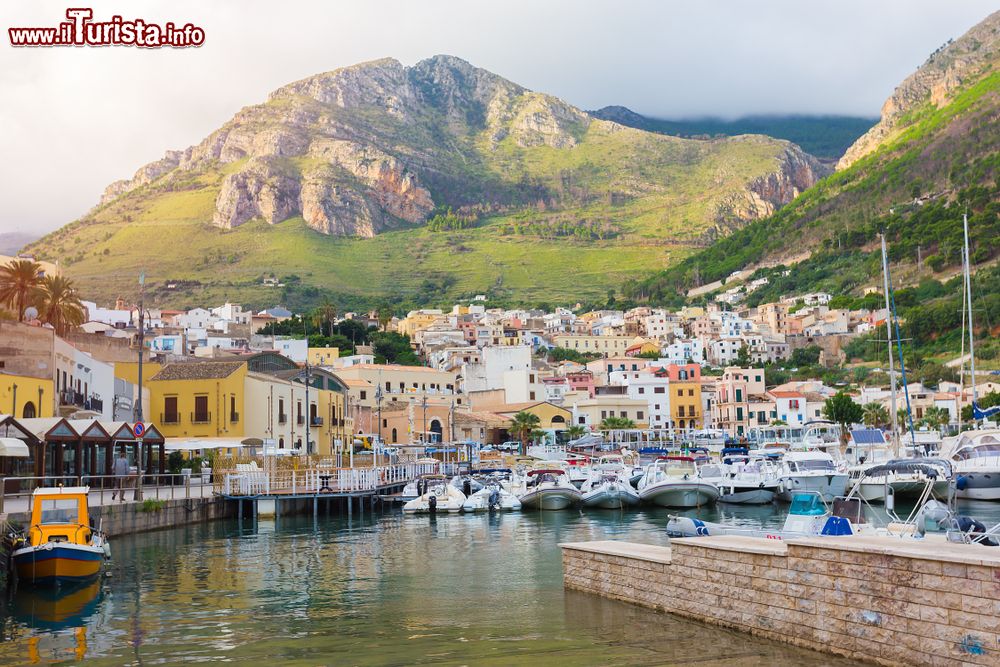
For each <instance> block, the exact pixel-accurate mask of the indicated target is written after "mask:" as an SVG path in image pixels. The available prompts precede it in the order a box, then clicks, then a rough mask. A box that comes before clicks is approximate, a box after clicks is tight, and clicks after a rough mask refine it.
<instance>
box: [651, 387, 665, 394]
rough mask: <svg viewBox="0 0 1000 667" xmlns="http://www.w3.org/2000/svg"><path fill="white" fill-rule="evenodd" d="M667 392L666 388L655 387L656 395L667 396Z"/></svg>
mask: <svg viewBox="0 0 1000 667" xmlns="http://www.w3.org/2000/svg"><path fill="white" fill-rule="evenodd" d="M666 391H667V390H666V389H665V388H664V387H653V393H654V394H665V393H666Z"/></svg>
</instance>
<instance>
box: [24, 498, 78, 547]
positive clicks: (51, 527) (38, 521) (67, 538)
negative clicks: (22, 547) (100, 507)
mask: <svg viewBox="0 0 1000 667" xmlns="http://www.w3.org/2000/svg"><path fill="white" fill-rule="evenodd" d="M89 492H90V488H89V487H86V486H63V487H55V488H46V489H35V491H34V492H33V493H32V494H31V528H30V529H29V532H28V543H29V544H31V545H32V546H38V545H39V544H45V543H46V542H72V543H74V544H89V543H90V533H91V528H90V516H89V513H88V511H87V494H88V493H89Z"/></svg>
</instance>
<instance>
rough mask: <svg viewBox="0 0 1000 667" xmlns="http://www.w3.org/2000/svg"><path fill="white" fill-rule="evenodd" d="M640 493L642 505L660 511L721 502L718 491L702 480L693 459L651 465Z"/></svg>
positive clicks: (665, 459) (670, 459) (665, 460)
mask: <svg viewBox="0 0 1000 667" xmlns="http://www.w3.org/2000/svg"><path fill="white" fill-rule="evenodd" d="M638 491H639V499H640V500H641V501H642V502H643V503H645V504H648V505H659V506H661V507H701V506H703V505H711V504H713V503H715V501H717V500H718V499H719V489H718V487H716V486H715V485H714V484H712V483H711V482H708V481H705V480H703V479H701V477H700V476H699V474H698V467H697V466H696V465H695V460H694V458H692V457H690V456H666V457H662V458H659V459H657V460H656V461H653V462H652V463H650V464H649V465H648V466H646V471H645V472H644V473H643V475H642V478H641V479H640V480H639V485H638Z"/></svg>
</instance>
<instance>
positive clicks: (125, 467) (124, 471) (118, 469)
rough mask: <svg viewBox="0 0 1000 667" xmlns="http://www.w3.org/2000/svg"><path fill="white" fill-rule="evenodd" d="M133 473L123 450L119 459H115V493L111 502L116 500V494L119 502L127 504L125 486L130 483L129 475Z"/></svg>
mask: <svg viewBox="0 0 1000 667" xmlns="http://www.w3.org/2000/svg"><path fill="white" fill-rule="evenodd" d="M130 472H131V468H130V467H129V464H128V459H127V458H126V457H125V451H124V450H122V451H121V452H119V454H118V458H117V459H115V467H114V473H115V492H114V493H112V494H111V500H114V499H115V494H116V493H117V494H118V496H119V502H122V503H123V502H125V484H126V482H127V481H128V475H129V473H130Z"/></svg>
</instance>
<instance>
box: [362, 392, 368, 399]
mask: <svg viewBox="0 0 1000 667" xmlns="http://www.w3.org/2000/svg"><path fill="white" fill-rule="evenodd" d="M366 398H368V392H367V391H363V392H361V400H362V401H363V400H365V399H366Z"/></svg>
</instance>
